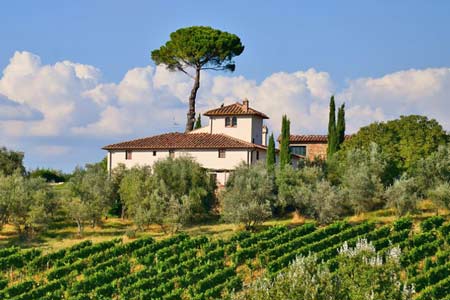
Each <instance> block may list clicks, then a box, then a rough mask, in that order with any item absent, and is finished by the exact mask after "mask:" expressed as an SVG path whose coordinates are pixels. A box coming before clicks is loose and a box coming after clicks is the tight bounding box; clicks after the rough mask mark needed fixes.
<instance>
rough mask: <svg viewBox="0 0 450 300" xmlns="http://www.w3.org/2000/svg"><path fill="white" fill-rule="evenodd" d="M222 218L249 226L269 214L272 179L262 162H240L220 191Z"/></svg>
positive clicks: (247, 227)
mask: <svg viewBox="0 0 450 300" xmlns="http://www.w3.org/2000/svg"><path fill="white" fill-rule="evenodd" d="M220 196H221V200H222V217H223V219H224V220H225V221H227V222H230V223H235V224H239V223H241V224H244V225H245V228H246V229H250V228H252V227H254V226H255V225H257V224H260V223H262V222H263V221H264V220H266V219H267V218H268V217H270V216H271V215H272V210H271V205H272V204H273V203H274V200H275V196H274V194H273V180H272V178H271V176H270V173H269V172H268V170H267V168H266V167H265V165H264V164H256V165H251V166H247V165H246V164H245V163H243V164H241V165H240V166H239V167H238V168H236V170H235V171H234V173H233V174H232V175H231V176H230V178H229V179H228V181H227V184H226V187H225V190H224V191H222V193H221V195H220Z"/></svg>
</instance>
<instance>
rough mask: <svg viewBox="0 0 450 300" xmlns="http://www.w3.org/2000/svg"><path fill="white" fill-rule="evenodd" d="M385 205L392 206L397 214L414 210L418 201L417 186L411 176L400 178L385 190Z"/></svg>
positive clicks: (400, 214)
mask: <svg viewBox="0 0 450 300" xmlns="http://www.w3.org/2000/svg"><path fill="white" fill-rule="evenodd" d="M385 197H386V199H387V203H386V206H387V207H389V208H393V209H394V211H395V212H396V214H397V215H398V216H404V215H405V214H407V213H411V212H414V211H415V210H416V209H417V203H418V202H419V197H418V188H417V184H416V182H415V180H414V179H413V178H400V179H398V180H396V181H395V182H394V184H393V185H392V186H390V187H389V188H388V189H387V190H386V192H385Z"/></svg>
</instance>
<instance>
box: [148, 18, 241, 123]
mask: <svg viewBox="0 0 450 300" xmlns="http://www.w3.org/2000/svg"><path fill="white" fill-rule="evenodd" d="M243 51H244V45H242V43H241V40H240V39H239V37H238V36H236V35H235V34H232V33H228V32H225V31H220V30H217V29H214V28H211V27H208V26H192V27H186V28H181V29H178V30H177V31H175V32H172V33H171V34H170V40H169V41H167V42H166V44H165V45H163V46H161V47H160V48H159V49H156V50H153V51H152V53H151V57H152V59H153V61H154V62H155V64H156V65H161V64H162V65H165V66H166V67H167V69H169V70H170V71H181V72H183V73H185V74H186V75H188V76H190V77H192V78H193V79H194V85H193V87H192V90H191V94H190V96H189V110H188V113H187V123H186V131H191V130H192V129H193V128H194V122H195V100H196V97H197V91H198V89H199V88H200V71H201V70H216V71H220V70H225V71H231V72H233V71H234V70H235V68H236V65H235V63H234V61H233V58H234V57H235V56H238V55H240V54H241V53H242V52H243ZM189 70H193V71H194V72H195V74H194V75H191V74H190V73H189Z"/></svg>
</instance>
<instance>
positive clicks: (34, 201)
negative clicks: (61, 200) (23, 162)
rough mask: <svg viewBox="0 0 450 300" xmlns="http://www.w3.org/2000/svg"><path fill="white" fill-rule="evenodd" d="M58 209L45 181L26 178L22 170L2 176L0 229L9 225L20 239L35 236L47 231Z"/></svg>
mask: <svg viewBox="0 0 450 300" xmlns="http://www.w3.org/2000/svg"><path fill="white" fill-rule="evenodd" d="M57 206H58V203H57V202H56V201H55V198H54V195H53V192H52V190H51V188H50V187H49V186H48V185H47V184H46V182H45V180H43V179H41V178H27V177H23V176H22V175H21V174H20V169H17V170H16V172H14V173H13V174H11V175H10V176H4V175H1V174H0V228H1V226H2V225H4V224H6V223H10V224H12V225H14V227H15V228H16V230H17V232H18V233H19V234H20V235H22V234H24V235H26V236H33V235H34V234H35V233H37V232H40V231H43V230H45V229H46V228H47V225H48V224H49V222H50V221H51V219H52V217H53V213H54V211H55V210H56V209H57Z"/></svg>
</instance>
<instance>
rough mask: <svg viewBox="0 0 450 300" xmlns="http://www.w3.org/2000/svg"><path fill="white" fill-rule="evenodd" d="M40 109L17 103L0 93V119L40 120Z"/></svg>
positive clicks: (41, 116)
mask: <svg viewBox="0 0 450 300" xmlns="http://www.w3.org/2000/svg"><path fill="white" fill-rule="evenodd" d="M42 118H43V115H42V113H41V112H40V111H38V110H35V109H32V108H31V107H30V106H28V105H27V104H21V103H17V102H15V101H12V100H10V99H8V98H7V97H6V96H4V95H2V94H0V121H7V120H17V121H31V120H41V119H42Z"/></svg>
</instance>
